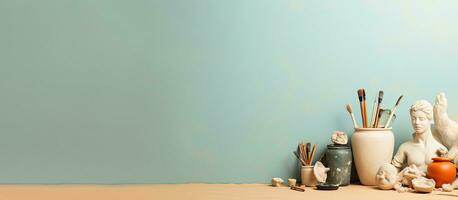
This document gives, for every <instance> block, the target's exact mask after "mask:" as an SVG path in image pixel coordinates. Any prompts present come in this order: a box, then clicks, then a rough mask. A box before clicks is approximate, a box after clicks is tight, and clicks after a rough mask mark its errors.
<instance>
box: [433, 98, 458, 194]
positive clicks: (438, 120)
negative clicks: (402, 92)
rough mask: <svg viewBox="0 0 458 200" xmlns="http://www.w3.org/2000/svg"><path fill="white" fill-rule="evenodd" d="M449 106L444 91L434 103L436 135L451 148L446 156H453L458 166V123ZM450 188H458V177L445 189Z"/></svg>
mask: <svg viewBox="0 0 458 200" xmlns="http://www.w3.org/2000/svg"><path fill="white" fill-rule="evenodd" d="M447 107H448V102H447V98H445V94H444V93H440V94H439V95H437V96H436V104H435V105H434V123H435V129H434V130H435V131H434V136H436V138H438V139H439V141H440V142H441V143H442V144H444V145H445V146H446V147H447V148H448V149H449V151H448V153H447V156H446V157H448V158H451V159H452V160H453V161H454V163H455V165H457V166H458V123H457V122H455V121H453V120H451V119H450V118H449V116H448V114H447ZM450 188H452V189H453V188H458V179H457V180H455V182H453V183H452V184H450V185H446V186H445V188H443V189H444V190H445V191H447V190H450Z"/></svg>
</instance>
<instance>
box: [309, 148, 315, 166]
mask: <svg viewBox="0 0 458 200" xmlns="http://www.w3.org/2000/svg"><path fill="white" fill-rule="evenodd" d="M315 152H316V144H313V147H312V155H311V156H310V163H309V165H312V163H313V158H314V157H315Z"/></svg>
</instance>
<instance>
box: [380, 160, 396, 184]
mask: <svg viewBox="0 0 458 200" xmlns="http://www.w3.org/2000/svg"><path fill="white" fill-rule="evenodd" d="M397 182H398V170H397V169H396V167H394V166H393V165H392V164H389V163H385V164H383V165H382V166H381V167H380V168H379V170H378V171H377V175H375V184H376V185H377V187H378V188H379V189H382V190H391V189H393V188H394V186H395V184H396V183H397Z"/></svg>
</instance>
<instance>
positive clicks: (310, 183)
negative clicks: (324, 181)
mask: <svg viewBox="0 0 458 200" xmlns="http://www.w3.org/2000/svg"><path fill="white" fill-rule="evenodd" d="M301 181H302V184H303V185H305V186H307V187H314V186H316V185H317V181H316V178H315V174H314V173H313V166H302V168H301Z"/></svg>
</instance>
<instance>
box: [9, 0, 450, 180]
mask: <svg viewBox="0 0 458 200" xmlns="http://www.w3.org/2000/svg"><path fill="white" fill-rule="evenodd" d="M456 10H458V1H452V0H450V1H421V0H420V1H413V0H405V1H394V0H393V1H356V0H349V1H320V0H316V1H315V0H310V1H309V0H278V1H269V0H251V1H248V0H235V1H215V0H183V1H178V0H164V1H153V0H152V1H140V0H135V1H111V0H100V1H90V0H81V1H76V0H75V1H67V0H55V1H51V0H41V1H32V0H29V1H23V0H0V183H113V184H116V183H183V182H210V183H256V182H257V183H265V182H268V181H269V180H270V178H271V177H277V176H278V177H282V178H288V177H291V176H297V174H298V168H297V161H296V160H295V157H294V156H293V154H292V151H293V150H294V149H295V147H296V145H297V143H298V142H299V141H302V140H304V141H311V142H316V143H318V144H319V149H318V150H319V152H318V153H321V152H323V150H324V149H325V145H326V144H328V143H329V142H330V134H331V133H332V131H333V130H342V131H346V132H349V133H351V130H352V128H351V121H350V118H349V117H348V115H347V113H346V111H345V104H346V103H352V104H353V107H354V108H355V110H356V113H358V112H359V109H358V104H357V102H358V101H357V96H356V90H357V89H358V88H360V87H365V88H366V90H367V94H368V100H369V102H371V103H370V104H368V108H371V105H372V99H373V97H374V95H375V93H376V92H377V90H378V89H383V90H384V91H385V100H384V102H383V103H384V107H391V106H392V105H393V104H394V103H395V101H396V98H397V97H398V96H399V95H400V94H404V95H405V99H404V102H403V103H402V105H401V107H400V108H399V113H398V119H397V121H396V122H395V123H394V132H395V134H396V147H397V146H398V145H399V144H400V143H402V142H404V141H406V140H408V139H410V137H411V136H410V133H411V132H412V130H411V128H410V125H409V116H408V107H409V105H410V104H412V103H413V101H415V100H417V99H427V100H429V101H430V102H431V103H433V100H434V97H435V95H436V94H437V93H439V92H441V91H444V92H446V93H447V95H448V98H449V102H450V114H451V115H452V116H454V117H455V118H457V117H458V103H457V102H458V91H457V85H458V81H457V75H458V67H457V66H458V56H457V55H458V54H457V53H458V23H457V21H458V12H456ZM357 118H358V122H360V120H359V114H357Z"/></svg>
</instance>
